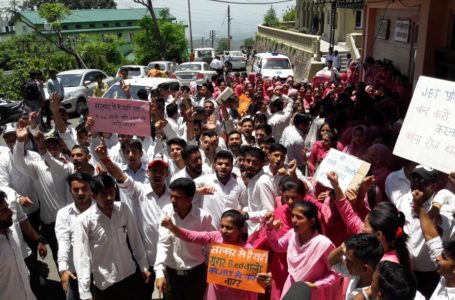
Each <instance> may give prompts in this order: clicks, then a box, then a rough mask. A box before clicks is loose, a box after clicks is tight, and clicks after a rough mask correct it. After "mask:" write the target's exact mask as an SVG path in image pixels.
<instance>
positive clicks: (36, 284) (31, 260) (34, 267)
mask: <svg viewBox="0 0 455 300" xmlns="http://www.w3.org/2000/svg"><path fill="white" fill-rule="evenodd" d="M24 261H25V265H26V266H27V268H28V270H29V272H30V287H31V288H32V292H33V293H34V294H35V296H36V298H38V299H44V298H43V295H42V294H43V291H42V288H41V285H40V279H39V275H40V272H39V265H38V263H37V260H36V256H34V255H33V253H32V254H31V255H30V256H28V257H26V258H25V259H24Z"/></svg>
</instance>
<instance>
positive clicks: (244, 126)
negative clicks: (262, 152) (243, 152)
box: [240, 118, 256, 146]
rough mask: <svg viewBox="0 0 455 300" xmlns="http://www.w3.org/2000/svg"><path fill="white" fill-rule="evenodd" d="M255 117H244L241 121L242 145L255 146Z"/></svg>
mask: <svg viewBox="0 0 455 300" xmlns="http://www.w3.org/2000/svg"><path fill="white" fill-rule="evenodd" d="M253 124H254V123H253V119H251V118H244V119H243V120H242V121H241V127H240V131H241V132H242V145H246V146H254V145H255V143H256V140H255V138H254V136H253V129H254V126H253Z"/></svg>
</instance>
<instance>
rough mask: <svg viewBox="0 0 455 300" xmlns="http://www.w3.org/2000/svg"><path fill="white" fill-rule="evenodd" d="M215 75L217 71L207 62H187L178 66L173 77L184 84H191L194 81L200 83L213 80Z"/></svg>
mask: <svg viewBox="0 0 455 300" xmlns="http://www.w3.org/2000/svg"><path fill="white" fill-rule="evenodd" d="M213 75H216V71H214V70H213V69H212V68H211V67H210V66H209V64H208V63H206V62H186V63H183V64H181V65H179V66H178V67H177V70H176V71H175V72H174V74H172V78H175V79H178V80H179V81H180V82H181V83H182V85H186V86H189V85H190V83H191V82H193V81H194V82H196V83H197V84H198V85H200V84H203V83H204V82H207V81H209V82H211V81H212V76H213Z"/></svg>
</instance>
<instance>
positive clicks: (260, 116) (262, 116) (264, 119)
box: [253, 113, 267, 123]
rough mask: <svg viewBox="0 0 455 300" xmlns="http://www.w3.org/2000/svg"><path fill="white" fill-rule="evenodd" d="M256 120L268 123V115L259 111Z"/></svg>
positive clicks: (255, 116)
mask: <svg viewBox="0 0 455 300" xmlns="http://www.w3.org/2000/svg"><path fill="white" fill-rule="evenodd" d="M253 118H254V122H256V121H261V122H262V123H267V115H266V114H263V113H257V114H255V115H254V117H253Z"/></svg>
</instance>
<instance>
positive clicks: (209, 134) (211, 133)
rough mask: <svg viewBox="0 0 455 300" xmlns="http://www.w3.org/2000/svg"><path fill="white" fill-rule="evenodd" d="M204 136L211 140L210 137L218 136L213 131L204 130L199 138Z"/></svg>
mask: <svg viewBox="0 0 455 300" xmlns="http://www.w3.org/2000/svg"><path fill="white" fill-rule="evenodd" d="M206 136H207V137H209V138H212V137H215V136H218V134H217V133H216V132H215V131H210V130H206V131H204V132H203V133H202V134H201V137H203V138H204V137H206Z"/></svg>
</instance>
